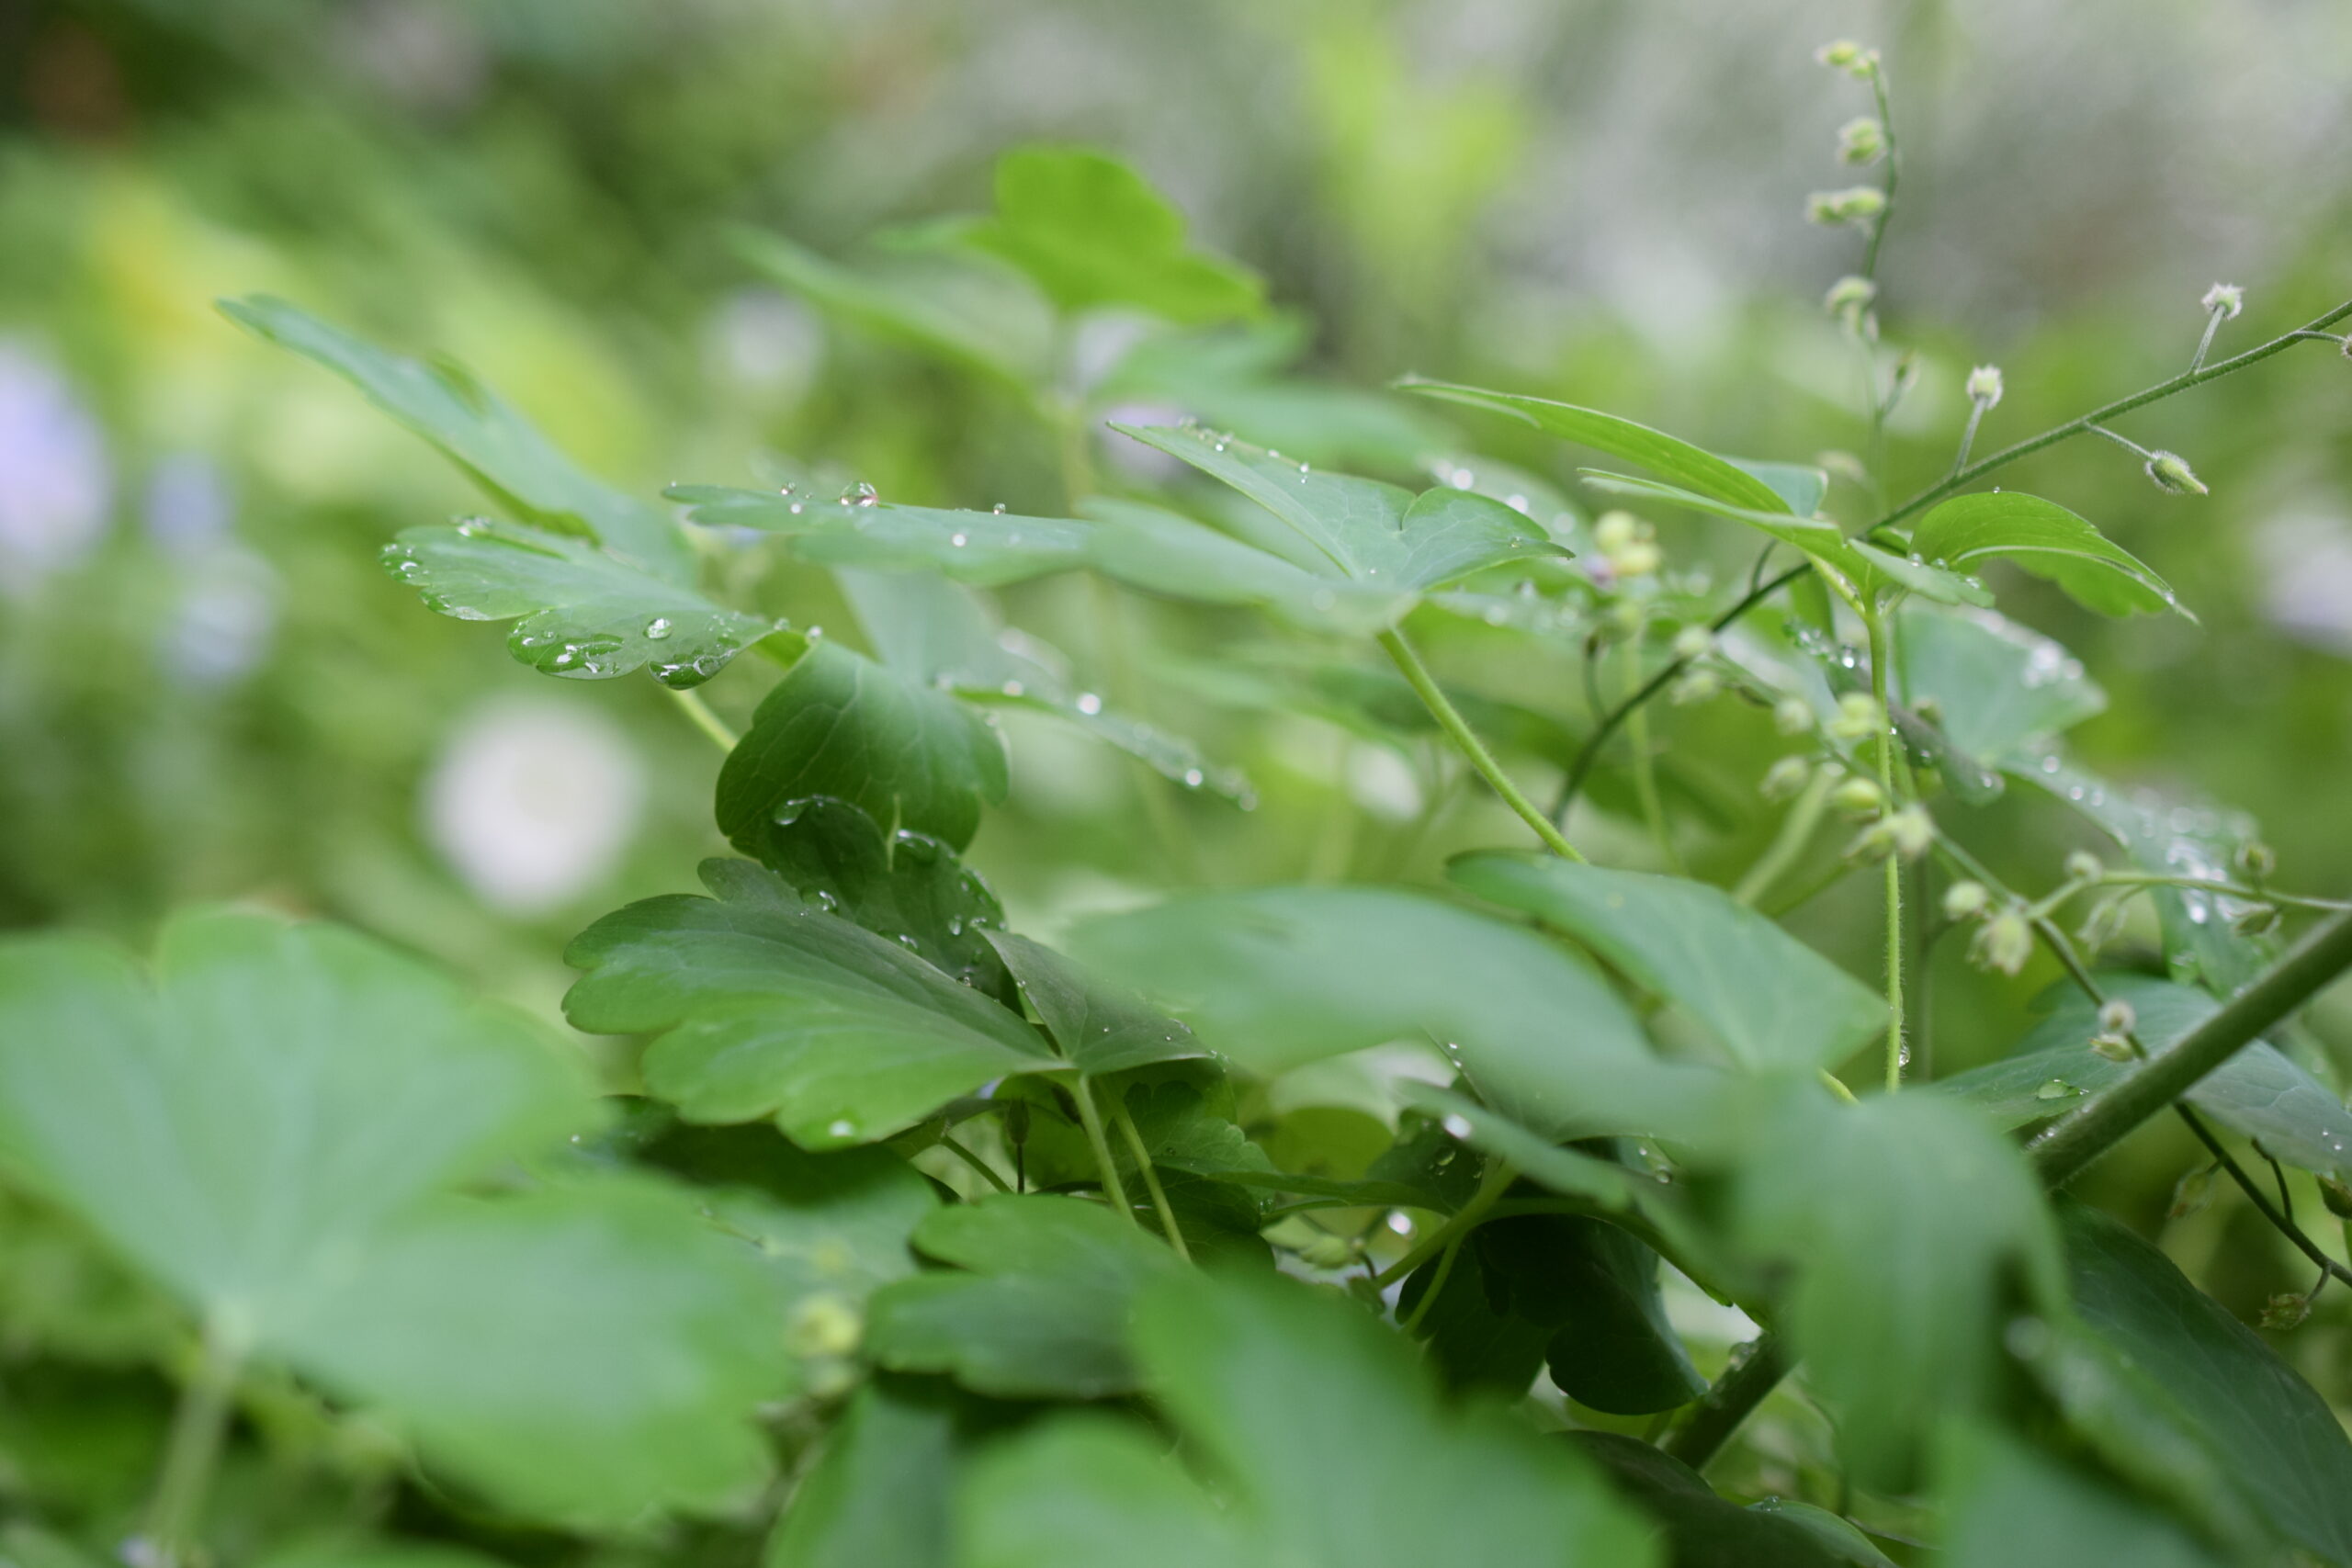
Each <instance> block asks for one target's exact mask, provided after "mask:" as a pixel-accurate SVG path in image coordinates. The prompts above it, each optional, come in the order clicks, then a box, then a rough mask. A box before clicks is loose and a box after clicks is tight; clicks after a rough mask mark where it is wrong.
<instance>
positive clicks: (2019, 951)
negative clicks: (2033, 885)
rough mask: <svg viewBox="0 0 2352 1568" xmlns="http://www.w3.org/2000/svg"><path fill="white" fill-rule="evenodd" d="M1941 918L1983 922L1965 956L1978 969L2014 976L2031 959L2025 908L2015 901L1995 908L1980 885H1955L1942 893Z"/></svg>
mask: <svg viewBox="0 0 2352 1568" xmlns="http://www.w3.org/2000/svg"><path fill="white" fill-rule="evenodd" d="M1944 918H1945V919H1949V920H1954V921H1958V920H1982V921H1983V922H1984V924H1982V925H1980V926H1978V927H1977V928H1976V934H1975V936H1973V938H1971V939H1970V941H1969V943H1968V956H1969V958H1970V959H1971V960H1972V961H1973V962H1974V963H1975V964H1977V965H1978V966H1979V967H1981V968H1985V969H1997V970H1999V971H2000V972H2001V973H2002V974H2004V975H2014V974H2016V973H2017V972H2018V970H2020V969H2022V968H2024V967H2025V961H2026V960H2027V959H2029V958H2030V957H2032V956H2033V922H2032V921H2031V920H2030V919H2028V918H2027V916H2026V911H2025V906H2024V905H2022V904H2018V903H2016V902H2014V901H2012V902H2010V903H2007V904H2005V905H2003V906H2001V907H2000V908H1994V905H1993V891H1992V889H1991V888H1989V887H1986V886H1985V885H1984V884H1983V883H1981V882H1955V883H1953V884H1952V885H1951V886H1949V887H1947V888H1945V889H1944Z"/></svg>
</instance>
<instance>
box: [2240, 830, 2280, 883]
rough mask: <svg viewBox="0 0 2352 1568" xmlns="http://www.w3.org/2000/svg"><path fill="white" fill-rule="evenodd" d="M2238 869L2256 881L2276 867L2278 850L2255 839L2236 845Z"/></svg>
mask: <svg viewBox="0 0 2352 1568" xmlns="http://www.w3.org/2000/svg"><path fill="white" fill-rule="evenodd" d="M2237 862H2238V869H2239V870H2240V871H2242V872H2244V873H2245V874H2246V875H2248V876H2250V877H2252V878H2254V879H2255V880H2256V882H2260V881H2262V880H2263V879H2264V878H2265V877H2267V876H2268V875H2269V874H2271V873H2272V872H2274V871H2277V870H2278V851H2277V850H2274V849H2272V848H2271V847H2270V846H2269V845H2268V844H2266V843H2263V842H2261V841H2259V840H2256V841H2253V842H2250V843H2245V844H2241V845H2239V846H2238V853H2237Z"/></svg>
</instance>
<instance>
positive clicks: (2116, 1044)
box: [2091, 1034, 2131, 1062]
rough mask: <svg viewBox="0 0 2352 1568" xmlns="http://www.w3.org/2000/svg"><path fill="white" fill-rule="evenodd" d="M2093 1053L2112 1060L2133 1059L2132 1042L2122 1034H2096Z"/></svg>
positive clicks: (2092, 1044)
mask: <svg viewBox="0 0 2352 1568" xmlns="http://www.w3.org/2000/svg"><path fill="white" fill-rule="evenodd" d="M2091 1055H2094V1056H2099V1057H2103V1058H2104V1059H2106V1060H2108V1061H2110V1062H2128V1061H2130V1060H2131V1042H2130V1041H2129V1040H2126V1039H2124V1038H2123V1036H2121V1035H2120V1034H2094V1035H2092V1036H2091Z"/></svg>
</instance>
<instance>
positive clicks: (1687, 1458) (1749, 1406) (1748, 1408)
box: [1665, 1334, 1789, 1470]
mask: <svg viewBox="0 0 2352 1568" xmlns="http://www.w3.org/2000/svg"><path fill="white" fill-rule="evenodd" d="M1788 1374H1789V1358H1788V1352H1787V1351H1786V1350H1784V1349H1783V1348H1781V1341H1780V1337H1779V1336H1777V1335H1773V1334H1767V1335H1765V1336H1764V1337H1762V1338H1760V1339H1758V1340H1757V1341H1755V1342H1754V1343H1753V1344H1751V1345H1749V1346H1748V1348H1747V1356H1746V1357H1744V1358H1743V1359H1741V1360H1740V1361H1739V1363H1738V1364H1737V1365H1736V1366H1733V1367H1731V1368H1729V1369H1727V1370H1726V1371H1724V1375H1723V1376H1722V1377H1719V1378H1717V1379H1716V1380H1715V1382H1714V1385H1713V1387H1711V1388H1709V1389H1708V1390H1707V1392H1706V1393H1703V1394H1702V1395H1700V1396H1699V1403H1698V1407H1697V1408H1696V1409H1694V1410H1693V1411H1692V1412H1691V1419H1690V1420H1688V1421H1686V1422H1684V1423H1683V1424H1682V1426H1681V1427H1678V1428H1677V1429H1676V1430H1675V1431H1674V1432H1673V1433H1672V1434H1671V1435H1669V1436H1668V1438H1667V1439H1666V1443H1665V1448H1666V1451H1667V1452H1668V1453H1669V1454H1672V1455H1673V1456H1674V1457H1675V1458H1676V1459H1679V1460H1680V1461H1682V1462H1683V1463H1685V1464H1687V1465H1689V1466H1690V1467H1691V1469H1693V1470H1704V1469H1706V1468H1707V1461H1709V1460H1712V1459H1713V1458H1714V1457H1715V1455H1716V1454H1718V1453H1720V1452H1722V1451H1723V1446H1724V1444H1725V1443H1727V1442H1729V1441H1730V1440H1731V1436H1732V1434H1733V1433H1734V1432H1736V1431H1738V1430H1739V1427H1740V1423H1741V1422H1743V1421H1745V1420H1747V1417H1748V1416H1749V1414H1750V1413H1751V1412H1753V1411H1754V1410H1755V1408H1756V1407H1757V1406H1758V1405H1759V1404H1763V1403H1764V1396H1765V1395H1766V1394H1768V1393H1771V1392H1772V1390H1773V1389H1774V1388H1776V1387H1778V1386H1779V1385H1780V1382H1781V1379H1782V1378H1784V1377H1786V1376H1788Z"/></svg>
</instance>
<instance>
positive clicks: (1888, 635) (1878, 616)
mask: <svg viewBox="0 0 2352 1568" xmlns="http://www.w3.org/2000/svg"><path fill="white" fill-rule="evenodd" d="M1863 622H1864V625H1865V626H1866V627H1867V628H1868V630H1869V632H1870V639H1871V696H1872V697H1873V698H1874V699H1876V701H1877V703H1878V721H1879V725H1880V729H1879V736H1878V787H1879V794H1880V795H1881V797H1882V798H1883V800H1884V801H1885V803H1886V804H1885V807H1884V808H1885V809H1886V810H1887V811H1890V812H1892V811H1894V810H1896V809H1897V808H1898V807H1899V804H1900V803H1899V802H1898V800H1897V798H1896V796H1895V786H1894V749H1895V747H1896V745H1897V744H1898V741H1897V740H1896V738H1895V733H1894V630H1893V628H1892V627H1891V626H1888V625H1887V620H1886V613H1885V612H1884V611H1883V610H1881V609H1879V608H1877V607H1876V606H1874V605H1873V606H1870V607H1869V611H1868V614H1867V615H1865V616H1864V617H1863ZM1903 1061H1904V1051H1903V857H1902V856H1901V855H1899V854H1896V853H1894V850H1893V849H1892V847H1890V848H1889V850H1888V852H1887V855H1886V1089H1887V1092H1888V1093H1889V1094H1892V1093H1894V1091H1895V1090H1896V1089H1901V1088H1902V1087H1903Z"/></svg>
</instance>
